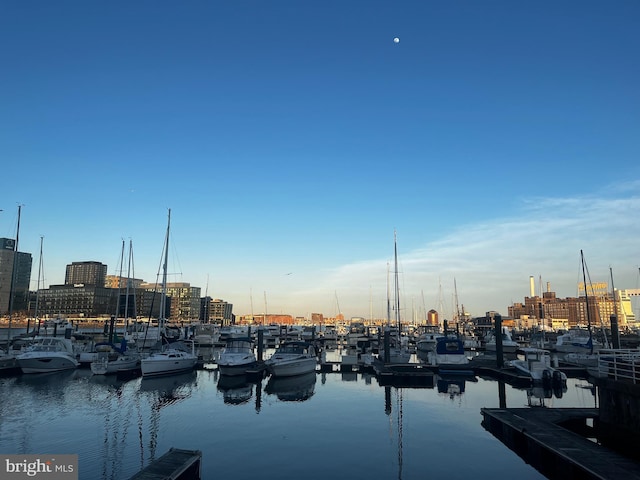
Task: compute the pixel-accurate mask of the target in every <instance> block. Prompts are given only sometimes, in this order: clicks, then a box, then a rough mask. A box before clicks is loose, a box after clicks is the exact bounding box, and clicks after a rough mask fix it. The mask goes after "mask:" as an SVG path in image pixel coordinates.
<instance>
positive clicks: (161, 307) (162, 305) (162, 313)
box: [158, 209, 171, 327]
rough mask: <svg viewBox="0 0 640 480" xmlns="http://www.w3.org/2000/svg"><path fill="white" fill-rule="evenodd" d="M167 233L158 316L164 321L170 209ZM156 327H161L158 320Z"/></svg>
mask: <svg viewBox="0 0 640 480" xmlns="http://www.w3.org/2000/svg"><path fill="white" fill-rule="evenodd" d="M167 217H168V218H167V235H166V237H165V242H164V264H163V265H162V287H161V293H162V294H161V296H160V318H161V319H162V320H163V322H162V323H164V321H165V320H166V319H165V314H166V308H167V264H168V263H169V230H170V228H171V209H169V213H168V215H167ZM158 327H161V325H160V322H158Z"/></svg>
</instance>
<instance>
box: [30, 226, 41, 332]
mask: <svg viewBox="0 0 640 480" xmlns="http://www.w3.org/2000/svg"><path fill="white" fill-rule="evenodd" d="M43 240H44V236H42V235H40V260H39V261H38V283H37V285H36V305H35V308H34V311H33V318H34V320H35V322H36V324H37V325H38V326H37V327H36V326H35V325H34V328H35V329H36V330H37V332H38V333H40V320H38V303H39V300H40V275H41V274H42V242H43ZM27 333H29V332H27Z"/></svg>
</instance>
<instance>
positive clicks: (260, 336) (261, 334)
mask: <svg viewBox="0 0 640 480" xmlns="http://www.w3.org/2000/svg"><path fill="white" fill-rule="evenodd" d="M263 338H264V330H262V329H261V328H259V329H258V361H259V362H262V353H263V349H264V343H263Z"/></svg>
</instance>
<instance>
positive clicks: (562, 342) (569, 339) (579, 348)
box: [553, 327, 602, 353]
mask: <svg viewBox="0 0 640 480" xmlns="http://www.w3.org/2000/svg"><path fill="white" fill-rule="evenodd" d="M600 348H602V344H601V343H600V342H599V341H598V340H596V339H595V338H593V335H592V334H591V333H590V331H589V329H586V328H578V327H575V328H570V329H569V330H568V331H567V332H565V333H563V334H561V335H558V337H557V339H556V343H555V345H554V346H553V349H554V350H555V351H556V352H560V353H594V352H597V351H598V350H600Z"/></svg>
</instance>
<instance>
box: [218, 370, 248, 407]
mask: <svg viewBox="0 0 640 480" xmlns="http://www.w3.org/2000/svg"><path fill="white" fill-rule="evenodd" d="M218 390H220V391H221V392H222V398H223V399H224V403H227V404H229V405H242V404H243V403H247V402H248V401H249V400H251V396H252V395H253V384H251V383H250V382H249V380H248V379H247V376H246V375H232V376H229V375H221V376H220V378H219V379H218Z"/></svg>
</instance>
